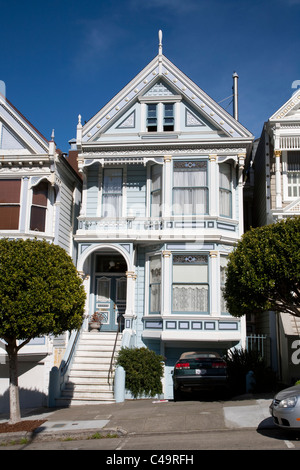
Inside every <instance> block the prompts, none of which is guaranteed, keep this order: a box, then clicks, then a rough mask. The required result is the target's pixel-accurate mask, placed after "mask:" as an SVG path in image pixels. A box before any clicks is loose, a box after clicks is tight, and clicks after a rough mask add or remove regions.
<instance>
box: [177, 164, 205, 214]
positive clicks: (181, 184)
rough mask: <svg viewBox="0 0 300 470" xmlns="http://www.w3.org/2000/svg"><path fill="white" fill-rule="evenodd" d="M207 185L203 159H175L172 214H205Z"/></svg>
mask: <svg viewBox="0 0 300 470" xmlns="http://www.w3.org/2000/svg"><path fill="white" fill-rule="evenodd" d="M207 210H208V187H207V163H206V162H205V161H175V162H174V174H173V214H174V215H200V214H207Z"/></svg>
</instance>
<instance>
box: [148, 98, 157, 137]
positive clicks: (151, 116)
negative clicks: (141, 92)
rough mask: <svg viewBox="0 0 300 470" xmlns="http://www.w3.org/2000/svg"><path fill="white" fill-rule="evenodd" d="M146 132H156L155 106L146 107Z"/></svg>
mask: <svg viewBox="0 0 300 470" xmlns="http://www.w3.org/2000/svg"><path fill="white" fill-rule="evenodd" d="M147 130H148V132H157V105H156V104H148V105H147Z"/></svg>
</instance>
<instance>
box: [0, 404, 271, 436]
mask: <svg viewBox="0 0 300 470" xmlns="http://www.w3.org/2000/svg"><path fill="white" fill-rule="evenodd" d="M270 403H271V398H265V397H253V396H251V395H245V396H242V397H237V398H236V399H232V400H230V401H224V402H219V401H181V402H173V401H168V400H155V399H144V400H142V399H141V400H126V401H125V402H123V403H110V404H101V405H77V406H72V407H70V408H60V409H57V408H55V409H52V408H46V409H36V410H24V412H23V413H22V419H31V420H32V419H34V420H40V419H41V420H42V419H45V420H46V421H45V423H43V424H42V426H40V427H39V428H37V429H36V431H35V432H34V434H33V436H32V434H31V433H30V435H29V433H24V432H20V433H6V434H0V443H1V442H6V441H7V440H10V441H11V440H13V439H17V438H18V439H21V438H24V437H25V438H32V437H34V439H35V440H37V439H38V440H57V439H62V438H66V437H73V438H86V437H88V436H91V435H93V434H94V433H96V432H98V433H99V434H103V435H108V434H114V435H115V434H116V435H119V436H122V435H127V434H148V433H176V432H193V431H196V432H197V431H198V432H201V431H206V432H208V431H210V430H226V429H236V428H260V429H262V428H267V427H273V421H272V418H271V417H270V414H269V405H270ZM7 419H8V417H7V416H4V415H0V423H1V422H3V421H7Z"/></svg>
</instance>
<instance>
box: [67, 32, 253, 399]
mask: <svg viewBox="0 0 300 470" xmlns="http://www.w3.org/2000/svg"><path fill="white" fill-rule="evenodd" d="M159 39H160V40H159V50H158V55H157V56H156V57H155V58H154V59H153V60H152V61H151V62H150V63H149V64H148V65H147V66H146V67H145V68H144V69H143V70H142V71H141V72H140V73H139V74H138V75H137V76H136V77H134V78H133V79H132V80H131V81H130V83H128V84H127V85H126V86H125V87H124V88H123V89H122V90H121V91H120V92H119V93H118V94H117V95H116V96H115V97H114V98H112V99H111V100H110V101H109V102H108V103H107V105H106V106H104V108H102V109H100V111H99V112H98V113H97V114H96V115H95V116H93V117H92V118H91V119H90V120H88V121H87V122H86V123H85V124H84V125H82V123H81V116H79V119H78V125H77V132H76V142H75V140H74V141H73V142H72V148H71V152H70V153H72V152H73V153H74V154H76V155H77V158H78V168H79V172H80V174H81V176H82V180H83V189H82V202H81V208H80V214H79V217H78V229H77V231H76V233H75V235H74V240H75V242H76V244H77V246H78V257H77V269H78V271H80V272H81V274H82V276H83V279H84V284H85V288H86V293H87V303H86V322H85V325H84V327H83V330H84V331H83V332H82V334H81V337H80V338H79V340H78V341H79V345H80V342H82V341H83V338H84V342H85V346H84V348H81V350H83V349H85V353H84V352H81V353H80V354H79V353H77V356H75V359H74V361H73V369H72V373H70V376H69V385H67V386H66V390H67V389H68V387H69V394H68V393H66V397H68V398H69V399H70V400H71V398H72V399H73V400H74V399H77V400H78V402H80V400H81V399H82V400H89V399H90V400H93V399H94V400H96V399H97V398H96V395H93V394H92V390H91V393H90V394H88V393H86V392H87V387H88V385H87V380H86V379H84V376H85V377H88V378H89V382H90V381H91V377H92V376H93V377H95V381H96V380H97V378H96V376H99V374H100V372H99V371H98V370H97V372H96V369H97V365H96V363H97V364H98V365H99V363H100V362H104V358H102V359H101V357H100V356H99V354H100V353H99V350H100V346H99V348H98V352H97V353H96V352H95V356H96V355H97V354H98V356H97V359H95V361H94V363H93V364H92V363H90V365H89V366H88V365H87V364H88V362H89V361H88V358H87V357H88V356H90V357H91V356H92V355H93V352H92V351H93V350H94V351H96V347H95V346H94V341H96V340H95V334H94V333H92V332H89V331H88V329H89V328H88V318H89V317H90V316H91V315H92V314H93V313H94V312H95V311H98V312H102V313H103V315H104V323H103V325H102V328H101V330H100V332H99V333H97V337H98V338H102V340H101V339H100V342H101V344H103V343H104V341H105V338H106V337H108V335H111V336H112V337H113V338H115V337H116V332H117V328H118V324H120V333H119V336H118V338H119V343H118V344H119V345H120V344H121V345H122V344H123V345H125V346H128V345H131V346H138V347H141V346H146V347H148V348H150V349H152V350H154V351H156V352H157V353H159V354H162V355H163V356H164V357H165V376H164V384H163V386H164V398H172V396H173V390H172V376H171V370H172V368H173V366H174V363H175V361H176V360H177V359H178V357H179V355H180V354H181V353H182V352H183V351H187V350H192V349H197V350H206V349H213V350H216V351H219V352H222V353H223V352H225V351H226V350H228V349H229V348H231V347H233V346H237V345H240V346H245V339H246V324H245V319H244V318H233V317H232V316H231V315H230V312H228V311H226V306H225V302H224V300H223V297H222V286H223V285H224V282H225V277H224V270H225V266H226V263H227V258H228V254H229V253H230V252H231V251H232V249H233V247H234V245H235V244H236V242H237V241H238V240H239V238H240V237H241V235H242V234H243V230H244V220H243V185H244V179H243V175H244V163H245V160H246V158H247V157H249V154H250V152H251V148H252V143H253V136H252V134H251V133H250V132H249V131H248V130H247V129H245V127H243V126H242V124H241V123H240V122H238V120H237V119H236V117H237V116H236V115H235V117H233V116H231V115H230V114H228V113H227V112H226V111H225V110H224V109H223V108H222V107H221V106H220V105H219V104H217V103H216V102H215V101H214V100H213V99H212V98H210V97H209V96H208V95H207V94H206V93H205V92H204V91H203V90H202V89H201V88H199V86H198V85H196V84H195V83H194V82H193V81H192V80H190V79H189V78H188V77H187V76H186V75H185V74H184V73H183V72H182V71H181V70H179V69H178V68H177V67H176V66H175V65H174V64H173V63H172V62H171V61H170V60H168V59H167V57H165V56H164V55H163V53H162V41H161V34H160V36H159ZM78 350H80V346H78ZM79 368H80V369H81V372H80V373H79V372H78V369H79ZM75 369H77V372H78V373H77V378H76V373H75ZM88 369H89V371H90V372H89V371H88ZM72 374H73V378H72ZM79 375H80V377H79ZM95 387H96V385H95ZM77 391H78V392H77ZM92 396H94V398H91V397H92ZM107 399H113V395H110V396H108V398H107Z"/></svg>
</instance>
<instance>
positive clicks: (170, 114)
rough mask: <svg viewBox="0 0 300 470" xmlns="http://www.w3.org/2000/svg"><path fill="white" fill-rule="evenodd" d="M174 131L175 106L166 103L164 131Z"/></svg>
mask: <svg viewBox="0 0 300 470" xmlns="http://www.w3.org/2000/svg"><path fill="white" fill-rule="evenodd" d="M173 130H174V104H173V103H166V104H165V105H164V131H173Z"/></svg>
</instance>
